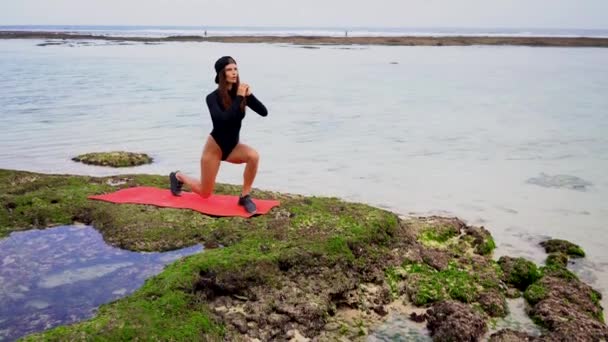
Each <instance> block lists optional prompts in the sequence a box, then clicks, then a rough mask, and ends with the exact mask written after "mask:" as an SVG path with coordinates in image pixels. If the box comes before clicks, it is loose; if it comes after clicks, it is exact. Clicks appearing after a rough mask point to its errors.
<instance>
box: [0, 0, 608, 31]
mask: <svg viewBox="0 0 608 342" xmlns="http://www.w3.org/2000/svg"><path fill="white" fill-rule="evenodd" d="M0 25H185V26H190V25H202V26H205V25H207V26H339V27H341V26H351V27H352V26H372V27H502V28H517V27H519V28H591V29H593V28H595V29H608V0H504V1H503V0H441V1H440V0H374V1H368V0H365V1H361V0H358V1H357V0H299V1H293V0H248V1H244V0H0Z"/></svg>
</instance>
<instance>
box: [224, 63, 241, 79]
mask: <svg viewBox="0 0 608 342" xmlns="http://www.w3.org/2000/svg"><path fill="white" fill-rule="evenodd" d="M224 75H225V76H226V81H227V82H228V83H236V80H237V78H238V76H239V70H238V68H237V67H236V64H234V63H231V64H228V65H226V67H225V68H224Z"/></svg>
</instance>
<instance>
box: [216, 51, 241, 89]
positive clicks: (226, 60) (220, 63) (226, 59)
mask: <svg viewBox="0 0 608 342" xmlns="http://www.w3.org/2000/svg"><path fill="white" fill-rule="evenodd" d="M230 63H236V61H235V60H234V58H232V57H230V56H223V57H220V59H218V60H217V61H216V62H215V83H220V75H219V73H220V71H222V70H224V68H225V67H226V65H228V64H230Z"/></svg>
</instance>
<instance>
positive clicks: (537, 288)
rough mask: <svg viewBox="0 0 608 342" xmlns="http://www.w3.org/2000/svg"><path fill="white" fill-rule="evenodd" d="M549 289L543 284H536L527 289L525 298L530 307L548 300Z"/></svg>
mask: <svg viewBox="0 0 608 342" xmlns="http://www.w3.org/2000/svg"><path fill="white" fill-rule="evenodd" d="M548 295H549V294H548V292H547V289H546V288H545V287H544V286H543V285H542V284H541V283H534V284H532V285H530V286H528V288H527V289H526V291H525V292H524V298H525V299H526V300H527V301H528V303H530V305H534V304H536V303H538V302H540V301H541V300H543V299H545V298H547V296H548Z"/></svg>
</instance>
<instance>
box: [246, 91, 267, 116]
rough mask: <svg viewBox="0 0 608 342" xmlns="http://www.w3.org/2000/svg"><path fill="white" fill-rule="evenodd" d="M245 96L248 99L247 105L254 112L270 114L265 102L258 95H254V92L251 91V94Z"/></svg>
mask: <svg viewBox="0 0 608 342" xmlns="http://www.w3.org/2000/svg"><path fill="white" fill-rule="evenodd" d="M245 98H246V99H247V106H249V108H251V109H253V111H254V112H256V113H258V114H260V115H261V116H266V115H268V110H267V109H266V106H264V104H263V103H262V102H260V100H258V99H257V97H255V96H254V95H253V93H251V92H249V94H247V96H245Z"/></svg>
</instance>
